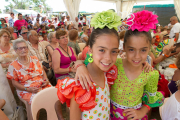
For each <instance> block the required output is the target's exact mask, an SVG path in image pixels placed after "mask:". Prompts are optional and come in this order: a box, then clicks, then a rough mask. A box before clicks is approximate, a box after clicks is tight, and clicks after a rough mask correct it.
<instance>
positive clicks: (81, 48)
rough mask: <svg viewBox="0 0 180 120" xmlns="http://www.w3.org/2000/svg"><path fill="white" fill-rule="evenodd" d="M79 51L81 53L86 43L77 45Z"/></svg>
mask: <svg viewBox="0 0 180 120" xmlns="http://www.w3.org/2000/svg"><path fill="white" fill-rule="evenodd" d="M78 45H79V47H80V50H81V51H83V49H84V47H85V46H86V43H78Z"/></svg>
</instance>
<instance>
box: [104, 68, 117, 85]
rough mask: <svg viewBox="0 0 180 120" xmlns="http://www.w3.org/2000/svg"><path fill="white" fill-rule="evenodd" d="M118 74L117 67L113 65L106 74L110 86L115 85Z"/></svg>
mask: <svg viewBox="0 0 180 120" xmlns="http://www.w3.org/2000/svg"><path fill="white" fill-rule="evenodd" d="M117 73H118V69H117V67H116V66H115V65H113V66H112V67H111V68H110V69H109V70H108V71H107V72H106V77H107V82H108V84H109V85H113V84H114V81H115V80H116V78H117Z"/></svg>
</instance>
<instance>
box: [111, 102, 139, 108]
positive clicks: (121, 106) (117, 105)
mask: <svg viewBox="0 0 180 120" xmlns="http://www.w3.org/2000/svg"><path fill="white" fill-rule="evenodd" d="M111 103H112V104H113V105H114V106H116V107H117V108H121V109H129V108H133V109H138V108H140V107H141V106H142V103H139V104H138V105H136V106H134V107H128V106H123V105H119V104H118V103H116V102H114V101H112V100H111Z"/></svg>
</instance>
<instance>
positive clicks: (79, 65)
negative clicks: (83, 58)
mask: <svg viewBox="0 0 180 120" xmlns="http://www.w3.org/2000/svg"><path fill="white" fill-rule="evenodd" d="M80 66H85V64H78V65H77V66H76V69H77V68H78V67H80Z"/></svg>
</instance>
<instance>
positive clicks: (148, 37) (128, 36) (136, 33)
mask: <svg viewBox="0 0 180 120" xmlns="http://www.w3.org/2000/svg"><path fill="white" fill-rule="evenodd" d="M140 35H145V36H146V37H147V41H148V42H149V43H150V44H151V40H152V36H151V33H150V31H149V32H145V31H142V32H140V31H138V30H134V31H132V30H127V31H126V33H125V36H124V44H126V42H127V41H128V40H129V38H130V37H132V36H140Z"/></svg>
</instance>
